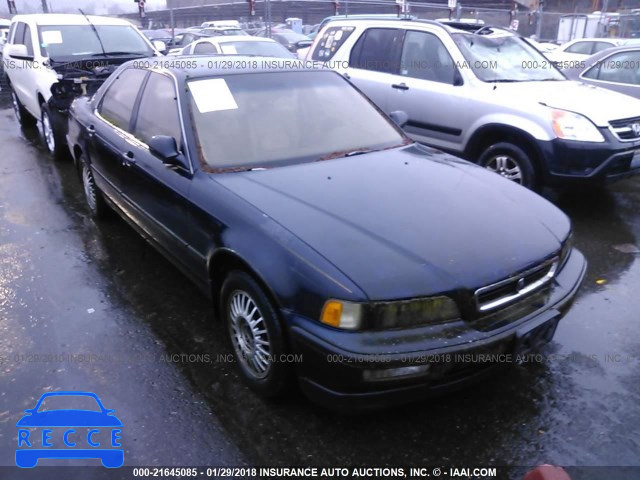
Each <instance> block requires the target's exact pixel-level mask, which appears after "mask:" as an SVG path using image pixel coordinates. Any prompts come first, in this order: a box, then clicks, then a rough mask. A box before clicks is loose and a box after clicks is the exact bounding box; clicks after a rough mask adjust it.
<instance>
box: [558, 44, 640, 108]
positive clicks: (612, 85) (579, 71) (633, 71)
mask: <svg viewBox="0 0 640 480" xmlns="http://www.w3.org/2000/svg"><path fill="white" fill-rule="evenodd" d="M568 63H570V64H571V66H572V67H574V68H569V69H563V70H562V71H563V72H564V74H565V75H566V76H567V77H568V78H570V79H571V80H579V81H581V82H583V83H588V84H590V85H595V86H597V87H602V88H607V89H609V90H614V91H616V92H620V93H624V94H625V95H631V96H632V97H635V98H640V46H638V45H636V46H633V47H615V48H607V49H606V50H602V51H600V52H598V53H596V54H595V55H592V56H590V57H589V58H587V59H586V60H583V61H580V62H568Z"/></svg>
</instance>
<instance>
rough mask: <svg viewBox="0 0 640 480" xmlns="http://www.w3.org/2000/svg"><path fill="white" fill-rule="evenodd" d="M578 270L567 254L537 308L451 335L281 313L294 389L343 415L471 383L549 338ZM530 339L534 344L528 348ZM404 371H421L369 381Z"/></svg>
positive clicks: (579, 259) (576, 259) (451, 330)
mask: <svg viewBox="0 0 640 480" xmlns="http://www.w3.org/2000/svg"><path fill="white" fill-rule="evenodd" d="M586 265H587V264H586V260H585V258H584V256H583V255H582V254H581V253H580V252H579V251H578V250H575V249H574V250H573V252H572V253H571V255H570V256H569V258H568V259H567V262H566V263H565V265H564V267H563V268H562V270H560V271H559V272H558V274H557V275H556V277H555V278H554V280H553V282H554V286H553V288H552V289H551V290H550V294H549V298H548V301H547V302H546V303H545V305H544V307H542V308H540V309H538V310H537V311H535V312H533V313H531V314H529V315H526V316H524V317H523V318H519V319H516V320H514V321H512V322H510V323H509V324H507V325H505V326H503V327H500V328H496V329H495V330H490V331H480V330H476V329H473V328H470V327H469V326H468V325H467V324H465V322H463V321H460V322H459V323H460V324H462V325H460V328H459V330H457V331H456V328H455V325H453V327H452V326H451V324H449V325H448V327H447V330H446V334H444V332H445V330H442V329H440V330H439V326H421V327H415V328H410V329H399V330H389V331H376V332H346V331H339V330H336V329H331V328H327V327H325V326H323V325H321V324H319V323H318V322H317V321H312V320H309V319H307V318H303V317H299V316H296V315H294V314H286V313H285V316H286V317H287V320H288V323H289V326H290V339H291V344H292V349H293V351H294V352H295V353H298V354H302V359H303V361H302V362H300V363H298V364H297V370H298V371H297V373H298V378H299V382H300V385H301V388H302V390H303V391H304V392H305V394H306V395H307V396H308V397H309V398H310V399H311V400H313V401H316V402H318V403H321V404H323V405H326V406H329V407H332V408H335V409H338V410H343V411H350V410H360V409H367V408H378V407H381V406H387V405H390V404H396V403H405V402H408V401H412V400H417V399H420V398H425V397H428V396H432V395H435V394H438V393H442V392H447V391H451V390H454V389H457V388H459V387H461V386H463V385H466V384H469V383H472V382H475V381H479V380H481V379H482V378H485V377H486V376H487V375H489V374H491V373H492V372H494V371H495V370H498V369H499V368H500V367H502V366H505V365H507V364H508V363H509V362H510V361H513V360H515V359H516V357H517V355H519V354H521V353H528V351H530V348H531V347H533V348H534V349H535V348H537V347H538V346H539V345H540V344H541V343H544V342H546V341H549V340H550V339H551V337H552V336H553V334H554V332H555V327H556V325H557V322H558V320H559V319H560V318H562V316H564V314H565V313H566V312H567V310H568V308H569V306H570V305H571V302H572V301H573V299H574V297H575V295H576V293H577V290H578V288H579V287H580V285H581V283H582V280H583V278H584V275H585V272H586ZM456 323H458V322H456ZM456 333H458V334H459V335H455V334H456ZM532 340H535V342H534V345H528V344H527V342H530V341H532ZM478 359H480V360H482V361H477V360H478ZM485 359H491V360H496V361H484V360H485ZM427 364H428V365H429V366H428V367H425V365H427ZM406 367H421V368H426V369H427V370H426V371H421V372H416V373H415V374H413V375H412V376H405V377H397V378H386V379H372V375H371V372H380V371H382V370H385V369H397V368H406ZM414 370H420V368H418V369H415V368H414ZM365 372H367V373H365ZM375 376H376V375H375V373H374V375H373V377H375Z"/></svg>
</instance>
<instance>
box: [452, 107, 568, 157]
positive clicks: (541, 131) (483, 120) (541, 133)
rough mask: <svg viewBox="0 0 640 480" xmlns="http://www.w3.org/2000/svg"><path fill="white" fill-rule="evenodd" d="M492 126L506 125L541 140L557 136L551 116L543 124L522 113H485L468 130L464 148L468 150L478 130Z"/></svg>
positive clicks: (548, 139)
mask: <svg viewBox="0 0 640 480" xmlns="http://www.w3.org/2000/svg"><path fill="white" fill-rule="evenodd" d="M490 126H496V127H499V126H504V127H510V128H515V129H517V130H520V131H522V132H524V133H527V134H528V135H529V136H531V137H533V138H534V139H535V140H540V141H550V140H553V139H554V138H556V136H555V135H554V134H553V131H552V129H551V118H549V123H548V125H542V123H541V122H540V121H538V120H534V119H533V118H527V117H524V116H521V115H516V114H513V113H489V114H487V115H483V116H482V117H480V118H478V119H476V120H475V121H474V122H473V124H472V125H471V127H470V128H469V130H468V132H467V135H466V137H465V138H464V145H463V148H464V149H465V150H466V148H467V146H468V145H469V142H470V141H471V140H472V138H473V137H474V136H475V135H476V132H478V131H479V130H481V129H485V128H488V127H490Z"/></svg>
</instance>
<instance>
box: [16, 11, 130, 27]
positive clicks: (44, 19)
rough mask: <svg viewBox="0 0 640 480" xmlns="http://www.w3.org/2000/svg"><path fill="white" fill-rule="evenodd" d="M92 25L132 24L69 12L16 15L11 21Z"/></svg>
mask: <svg viewBox="0 0 640 480" xmlns="http://www.w3.org/2000/svg"><path fill="white" fill-rule="evenodd" d="M87 19H89V21H91V23H93V24H94V25H126V26H132V23H131V22H129V21H128V20H123V19H121V18H113V17H99V16H96V15H87V16H86V17H85V16H84V15H76V14H70V13H33V14H28V15H16V16H15V17H13V19H12V21H13V22H18V21H21V22H35V23H36V24H37V25H52V26H55V25H87V24H88V21H87Z"/></svg>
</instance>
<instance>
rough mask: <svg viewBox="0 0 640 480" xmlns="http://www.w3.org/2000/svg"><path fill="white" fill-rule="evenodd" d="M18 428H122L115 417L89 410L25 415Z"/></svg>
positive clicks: (55, 411)
mask: <svg viewBox="0 0 640 480" xmlns="http://www.w3.org/2000/svg"><path fill="white" fill-rule="evenodd" d="M16 426H18V427H121V426H122V422H121V421H120V420H118V418H117V417H116V416H114V415H107V414H106V413H102V412H92V411H89V410H50V411H48V412H39V413H32V414H30V415H25V416H24V417H22V418H21V419H20V420H18V423H17V424H16Z"/></svg>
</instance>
